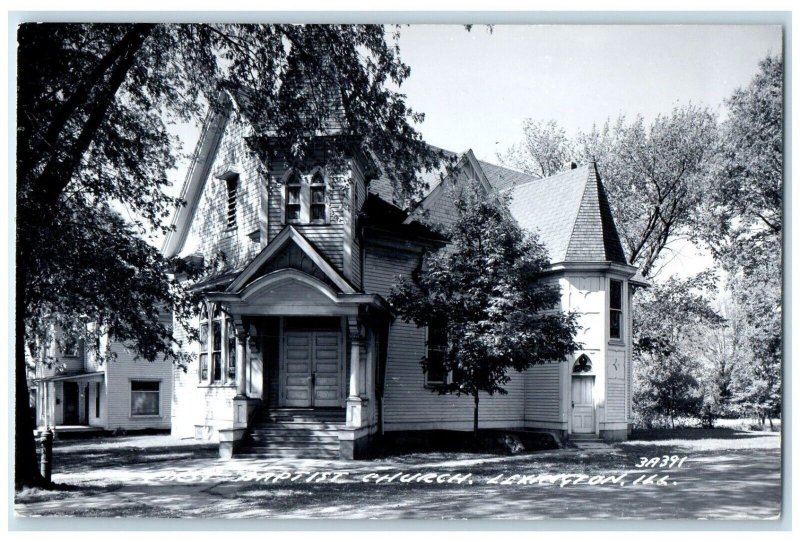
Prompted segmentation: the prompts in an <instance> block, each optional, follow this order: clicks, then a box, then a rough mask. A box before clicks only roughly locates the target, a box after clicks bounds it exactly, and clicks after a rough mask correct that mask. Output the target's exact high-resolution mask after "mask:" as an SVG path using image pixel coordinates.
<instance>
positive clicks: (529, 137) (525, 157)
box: [501, 105, 717, 277]
mask: <svg viewBox="0 0 800 542" xmlns="http://www.w3.org/2000/svg"><path fill="white" fill-rule="evenodd" d="M523 131H524V138H525V141H524V142H523V143H522V144H521V145H518V146H516V147H512V148H511V149H510V150H509V151H508V153H507V154H506V155H505V156H504V157H501V159H502V160H503V161H504V162H505V163H506V164H508V165H510V166H512V167H516V168H518V169H521V170H522V171H525V172H526V173H529V174H531V175H533V176H536V177H544V176H548V175H553V174H555V173H558V172H559V171H561V170H562V169H564V168H565V166H566V164H568V163H569V162H570V161H571V160H574V161H577V162H585V161H589V160H594V161H596V162H597V167H598V170H599V172H600V176H601V177H602V179H603V182H604V183H605V187H606V190H607V191H608V195H609V201H610V203H611V207H612V211H613V213H614V218H615V220H616V225H617V230H618V231H619V233H620V236H621V240H622V243H623V246H624V247H625V252H626V255H627V258H628V262H629V263H630V264H631V265H636V266H638V267H639V271H640V272H641V274H642V275H643V276H644V277H650V276H652V275H653V274H654V273H655V272H656V271H657V270H658V267H657V263H658V260H659V256H661V254H662V252H663V250H664V249H665V248H666V247H667V246H668V244H669V243H670V241H673V240H674V239H675V238H676V237H677V236H679V235H684V236H690V235H692V234H693V233H694V227H693V226H694V225H695V222H694V218H693V217H694V212H695V211H696V210H697V209H698V208H699V206H700V202H701V201H702V198H703V194H704V193H705V192H706V191H707V190H708V188H709V186H708V183H709V169H710V165H711V164H712V163H713V160H712V159H713V156H714V152H715V145H716V138H717V123H716V118H715V116H714V115H713V114H712V113H711V111H710V110H709V109H707V108H704V107H698V106H694V105H687V106H682V107H676V108H674V109H673V110H672V112H671V113H669V114H666V115H659V116H657V117H656V118H655V120H654V121H653V122H651V123H646V122H645V120H644V119H643V118H642V117H641V116H638V117H636V118H634V119H633V120H632V121H629V120H628V119H627V118H626V117H625V116H624V115H623V116H620V117H618V118H617V119H616V120H615V121H611V120H610V119H609V120H608V121H607V122H606V123H605V124H604V125H603V126H602V127H597V126H595V127H593V128H592V130H591V131H590V132H588V133H582V132H581V133H579V134H578V135H577V136H576V137H575V138H574V139H572V140H570V139H568V138H567V136H566V134H565V131H564V130H563V128H561V127H559V126H558V124H557V123H555V122H554V121H548V122H546V123H542V122H538V121H534V120H531V119H527V120H526V121H525V124H524V126H523Z"/></svg>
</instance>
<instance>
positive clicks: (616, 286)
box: [608, 279, 622, 339]
mask: <svg viewBox="0 0 800 542" xmlns="http://www.w3.org/2000/svg"><path fill="white" fill-rule="evenodd" d="M608 297H609V299H608V310H609V314H608V321H609V337H611V338H612V339H621V338H622V281H620V280H613V279H611V281H610V285H609V296H608Z"/></svg>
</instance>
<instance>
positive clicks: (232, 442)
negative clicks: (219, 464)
mask: <svg viewBox="0 0 800 542" xmlns="http://www.w3.org/2000/svg"><path fill="white" fill-rule="evenodd" d="M246 430H247V428H243V429H218V430H217V432H218V433H219V457H220V459H230V458H231V457H233V454H234V453H235V452H236V450H237V449H238V448H239V443H240V442H241V441H242V438H243V437H244V432H245V431H246Z"/></svg>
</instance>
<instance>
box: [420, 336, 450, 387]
mask: <svg viewBox="0 0 800 542" xmlns="http://www.w3.org/2000/svg"><path fill="white" fill-rule="evenodd" d="M426 342H427V354H426V356H425V357H426V359H427V362H426V371H425V385H426V386H436V385H441V384H445V383H446V382H447V373H446V371H445V360H446V357H447V330H446V328H445V326H444V325H442V324H440V323H432V324H431V325H429V326H428V328H427V341H426Z"/></svg>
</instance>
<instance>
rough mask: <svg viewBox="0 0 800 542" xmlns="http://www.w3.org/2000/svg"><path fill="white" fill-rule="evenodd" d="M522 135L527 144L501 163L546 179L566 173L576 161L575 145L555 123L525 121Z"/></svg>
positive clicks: (503, 156) (515, 149) (516, 148)
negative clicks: (567, 167) (571, 162)
mask: <svg viewBox="0 0 800 542" xmlns="http://www.w3.org/2000/svg"><path fill="white" fill-rule="evenodd" d="M522 133H523V137H524V141H523V142H522V143H520V144H518V145H515V146H513V147H511V148H510V149H509V150H508V151H507V152H506V154H504V155H501V156H499V159H500V163H502V164H504V165H507V166H510V167H512V168H515V169H518V170H520V171H524V172H525V173H527V174H528V175H531V176H533V177H537V178H542V177H549V176H550V175H555V174H556V173H559V172H560V171H562V170H564V169H565V168H566V166H567V164H568V163H569V161H570V160H573V159H575V157H576V150H575V145H574V144H573V142H572V141H570V140H569V138H568V137H567V133H566V132H565V131H564V129H563V128H562V127H561V126H559V125H558V123H557V122H556V121H554V120H549V121H547V122H542V121H538V120H533V119H525V120H524V121H523V123H522Z"/></svg>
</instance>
